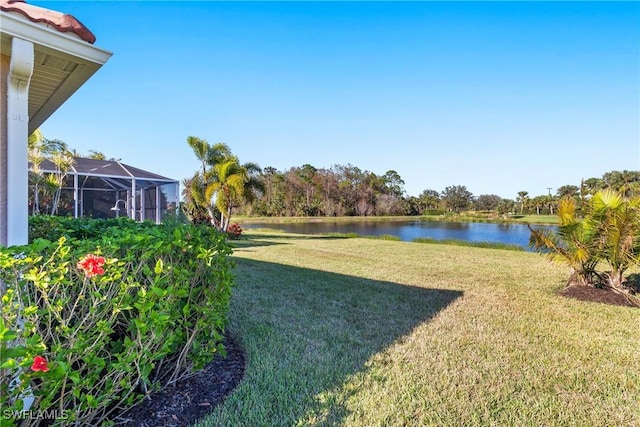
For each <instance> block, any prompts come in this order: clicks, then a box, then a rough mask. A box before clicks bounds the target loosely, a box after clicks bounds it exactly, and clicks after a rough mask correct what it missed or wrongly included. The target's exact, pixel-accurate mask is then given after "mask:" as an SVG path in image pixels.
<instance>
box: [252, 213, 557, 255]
mask: <svg viewBox="0 0 640 427" xmlns="http://www.w3.org/2000/svg"><path fill="white" fill-rule="evenodd" d="M242 227H243V228H246V229H250V228H261V227H265V228H272V229H276V230H283V231H287V232H290V233H300V234H325V233H357V234H359V235H361V236H382V235H390V236H397V237H399V238H400V240H404V241H408V242H409V241H412V240H414V239H418V238H431V239H437V240H446V239H455V240H465V241H468V242H493V243H505V244H508V245H519V246H522V247H524V248H525V249H528V245H529V236H530V234H531V232H530V231H529V229H528V228H527V226H526V224H513V223H509V224H496V223H486V222H444V221H421V220H409V221H353V222H345V221H340V222H324V221H323V222H301V223H288V224H279V223H270V222H269V223H267V222H264V223H258V222H256V223H245V224H242ZM535 227H546V228H554V227H553V226H547V225H535Z"/></svg>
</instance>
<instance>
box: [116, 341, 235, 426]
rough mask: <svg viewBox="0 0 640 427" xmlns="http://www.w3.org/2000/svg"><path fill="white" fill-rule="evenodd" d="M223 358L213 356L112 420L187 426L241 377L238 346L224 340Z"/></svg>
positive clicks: (219, 400)
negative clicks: (186, 376) (193, 370)
mask: <svg viewBox="0 0 640 427" xmlns="http://www.w3.org/2000/svg"><path fill="white" fill-rule="evenodd" d="M223 343H224V346H225V349H226V353H227V355H226V357H222V356H216V357H215V358H214V359H213V361H211V362H210V363H209V364H208V365H207V366H205V367H204V369H202V370H200V371H198V372H197V373H195V374H194V375H193V376H191V377H189V378H186V379H184V380H182V381H179V382H178V383H176V385H175V386H173V387H170V388H167V389H166V390H163V391H161V392H157V393H152V394H151V395H150V399H145V400H144V401H143V402H141V403H140V404H138V405H137V406H135V407H133V408H132V409H131V410H129V411H128V412H126V413H125V414H122V415H121V416H120V419H118V420H116V425H118V426H127V427H134V426H135V427H160V426H162V427H170V426H171V427H178V426H188V425H191V424H193V423H195V422H196V421H197V420H198V419H200V418H203V417H205V416H206V415H207V414H208V413H209V412H211V410H212V409H213V408H214V407H215V406H216V405H219V404H220V403H222V402H223V401H224V399H225V398H226V397H227V396H228V395H229V393H231V392H232V391H233V390H234V389H235V387H236V386H237V385H238V384H239V383H240V381H241V380H242V377H243V375H244V368H245V355H244V352H243V350H242V348H241V347H240V345H239V343H238V342H237V341H236V340H235V339H233V338H232V337H229V336H227V337H225V339H224V341H223Z"/></svg>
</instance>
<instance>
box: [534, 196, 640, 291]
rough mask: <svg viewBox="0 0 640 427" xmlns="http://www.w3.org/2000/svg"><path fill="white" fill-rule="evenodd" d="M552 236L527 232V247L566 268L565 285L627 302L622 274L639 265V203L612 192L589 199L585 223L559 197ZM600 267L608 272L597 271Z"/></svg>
mask: <svg viewBox="0 0 640 427" xmlns="http://www.w3.org/2000/svg"><path fill="white" fill-rule="evenodd" d="M558 215H559V216H560V226H559V227H558V231H557V233H553V232H551V231H549V230H536V229H533V228H531V227H530V226H529V229H530V230H531V238H530V245H531V247H532V248H533V249H534V250H536V251H537V252H541V253H543V254H545V255H546V256H548V257H549V258H550V259H552V260H554V261H559V262H562V263H565V264H567V265H569V267H571V269H572V274H571V275H570V277H569V283H570V284H571V283H575V282H577V283H579V284H586V285H603V286H607V287H609V288H611V289H612V290H614V291H615V292H617V293H621V294H624V295H625V296H628V297H629V298H630V299H631V300H632V301H634V302H635V303H638V301H635V300H634V299H632V298H631V297H630V296H629V295H628V293H627V291H626V289H625V286H624V273H625V271H626V270H627V269H628V268H629V267H631V266H633V265H637V264H639V263H640V259H639V257H638V255H640V198H635V199H630V200H625V199H624V197H623V196H622V195H621V194H620V193H618V192H616V191H613V190H611V189H605V190H601V191H598V192H597V193H596V194H595V195H594V196H593V197H592V198H591V199H590V200H589V205H588V209H587V213H586V215H585V217H584V220H582V221H579V220H578V218H577V216H576V203H575V201H574V200H573V199H571V198H564V199H562V200H561V201H560V204H559V206H558ZM600 262H605V263H607V264H608V265H609V267H610V268H611V270H610V271H606V272H602V271H597V270H596V269H597V267H598V264H599V263H600Z"/></svg>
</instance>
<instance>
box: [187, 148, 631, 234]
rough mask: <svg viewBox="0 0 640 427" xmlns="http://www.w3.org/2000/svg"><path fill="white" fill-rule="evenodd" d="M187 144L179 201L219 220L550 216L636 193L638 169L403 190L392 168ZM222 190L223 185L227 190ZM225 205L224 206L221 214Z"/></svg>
mask: <svg viewBox="0 0 640 427" xmlns="http://www.w3.org/2000/svg"><path fill="white" fill-rule="evenodd" d="M187 143H188V145H189V146H190V147H191V148H192V149H193V150H194V153H195V155H196V157H197V159H198V160H199V161H200V162H201V165H202V166H201V169H200V170H199V171H198V172H196V173H195V174H194V176H193V177H191V178H189V179H186V180H184V181H183V203H184V208H185V212H187V214H188V216H190V217H192V218H194V219H200V220H202V221H204V220H207V221H210V222H212V223H214V224H215V223H218V222H219V221H220V220H223V219H224V218H228V217H229V216H230V215H231V213H232V212H234V213H242V214H247V215H261V216H306V217H314V216H325V217H326V216H328V217H332V216H383V215H423V214H442V213H446V212H462V211H469V210H473V211H482V212H491V213H494V214H496V215H503V214H507V213H512V214H521V215H523V214H538V215H540V214H554V213H555V211H556V209H557V206H558V203H559V202H560V200H562V199H564V198H571V199H573V200H575V202H576V205H577V209H578V211H579V212H580V210H581V209H582V208H583V207H584V206H585V204H586V202H587V201H588V199H589V198H590V197H592V196H593V195H594V194H596V193H597V191H599V190H602V189H606V188H609V189H613V190H616V191H618V192H620V193H621V194H622V195H623V196H625V197H632V196H634V195H640V171H626V170H625V171H612V172H608V173H606V174H604V175H603V176H602V177H601V178H589V179H585V180H582V182H581V183H580V184H579V185H563V186H561V187H559V188H558V189H557V190H556V191H555V193H553V194H552V193H551V190H549V192H548V194H546V195H539V196H535V197H530V196H529V193H528V192H527V191H520V192H518V194H517V197H516V198H514V199H505V198H502V197H500V196H498V195H495V194H481V195H478V196H475V195H474V194H472V193H471V192H470V191H469V190H468V189H467V187H466V186H464V185H451V186H448V187H446V188H445V189H444V190H442V191H437V190H433V189H426V190H424V191H423V192H422V193H421V194H420V195H419V196H409V195H407V194H406V191H405V189H404V185H405V182H404V180H403V179H402V177H401V176H400V175H399V174H398V172H397V171H395V170H392V169H391V170H388V171H387V172H385V173H384V174H382V175H380V174H376V173H374V172H371V171H368V170H363V169H360V168H359V167H357V166H354V165H351V164H347V165H334V166H332V167H330V168H318V167H315V166H313V165H311V164H304V165H302V166H294V167H290V168H289V169H287V170H278V169H276V168H274V167H265V168H264V169H263V168H260V167H259V166H258V165H257V164H255V163H248V164H241V163H240V161H239V160H238V158H237V157H236V156H234V155H233V154H232V152H231V150H230V149H229V147H228V146H227V145H226V144H213V145H212V144H209V143H208V142H207V141H205V140H203V139H200V138H197V137H193V136H190V137H189V138H187ZM225 164H227V165H232V166H228V167H229V168H230V170H233V171H234V174H236V176H235V178H234V183H235V184H234V187H233V189H230V188H226V187H225V186H224V184H223V182H225V181H227V180H229V178H228V177H227V176H226V175H227V174H228V173H229V172H224V173H223V171H227V166H225V167H223V166H222V165H225ZM225 188H226V189H225ZM223 211H224V212H223Z"/></svg>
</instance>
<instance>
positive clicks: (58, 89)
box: [0, 11, 111, 133]
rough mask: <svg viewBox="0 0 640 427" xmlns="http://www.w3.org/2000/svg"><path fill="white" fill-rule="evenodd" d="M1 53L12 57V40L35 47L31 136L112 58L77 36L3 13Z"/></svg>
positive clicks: (31, 93)
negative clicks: (15, 39) (21, 40)
mask: <svg viewBox="0 0 640 427" xmlns="http://www.w3.org/2000/svg"><path fill="white" fill-rule="evenodd" d="M0 18H1V19H2V26H1V27H0V30H1V34H2V40H1V52H2V54H3V55H6V56H11V39H12V38H13V37H19V38H22V39H24V40H27V41H31V42H32V43H33V44H34V50H35V52H34V70H33V75H32V77H31V84H30V86H29V133H31V132H33V131H34V130H36V129H37V128H38V127H40V126H41V125H42V123H44V121H45V120H46V119H47V118H49V116H51V114H53V112H54V111H55V110H57V109H58V108H59V107H60V106H61V105H62V104H63V103H64V102H65V101H66V100H67V99H68V98H69V97H70V96H71V95H72V94H73V93H74V92H75V91H76V90H78V89H79V88H80V86H82V85H83V84H84V83H85V82H86V81H87V80H88V79H89V78H90V77H91V76H92V75H93V74H94V73H95V72H96V71H97V70H98V69H99V68H100V67H101V66H102V65H103V64H104V63H105V62H106V61H107V60H108V59H109V57H110V56H111V53H110V52H107V51H104V50H102V49H99V48H97V47H94V46H92V45H91V44H89V43H88V42H87V41H85V40H82V39H81V38H79V37H77V35H67V34H65V33H61V32H59V30H56V29H55V28H50V27H49V26H47V25H44V24H42V23H35V22H31V21H29V20H28V19H27V18H25V17H23V16H22V15H20V14H18V13H15V12H5V11H2V12H0Z"/></svg>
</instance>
